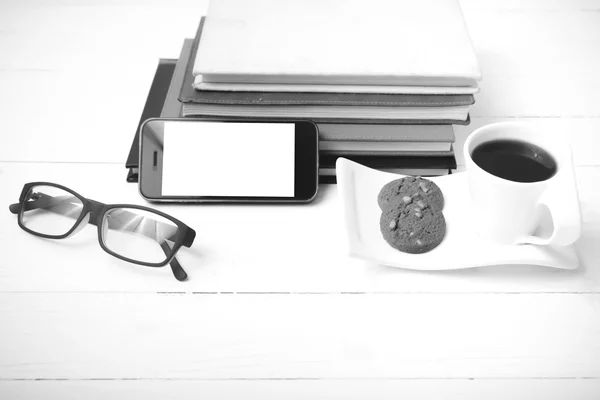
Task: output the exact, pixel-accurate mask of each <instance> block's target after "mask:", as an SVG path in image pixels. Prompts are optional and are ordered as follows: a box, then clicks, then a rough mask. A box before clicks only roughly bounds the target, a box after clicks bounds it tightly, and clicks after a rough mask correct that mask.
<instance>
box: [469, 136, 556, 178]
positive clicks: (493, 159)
mask: <svg viewBox="0 0 600 400" xmlns="http://www.w3.org/2000/svg"><path fill="white" fill-rule="evenodd" d="M471 158H472V159H473V161H474V162H475V163H476V164H477V165H478V166H479V167H480V168H482V169H483V170H485V171H487V172H489V173H490V174H492V175H495V176H497V177H500V178H503V179H507V180H509V181H514V182H539V181H545V180H546V179H550V178H551V177H552V176H554V174H556V170H557V165H556V161H555V160H554V158H553V157H552V156H551V155H550V153H548V152H547V151H546V150H544V149H542V148H541V147H539V146H537V145H535V144H532V143H527V142H523V141H520V140H509V139H498V140H493V141H489V142H485V143H481V144H480V145H478V146H477V147H475V149H474V150H473V153H472V154H471Z"/></svg>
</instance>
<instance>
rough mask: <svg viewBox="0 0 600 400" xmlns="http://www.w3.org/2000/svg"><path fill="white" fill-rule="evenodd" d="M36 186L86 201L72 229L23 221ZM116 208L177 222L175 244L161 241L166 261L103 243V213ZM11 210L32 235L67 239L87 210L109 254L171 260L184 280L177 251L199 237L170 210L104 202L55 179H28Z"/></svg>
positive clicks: (145, 263) (100, 240)
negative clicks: (58, 230)
mask: <svg viewBox="0 0 600 400" xmlns="http://www.w3.org/2000/svg"><path fill="white" fill-rule="evenodd" d="M36 186H50V187H55V188H58V189H61V190H64V191H66V192H68V193H70V194H72V195H73V196H75V197H77V198H78V199H79V200H80V201H81V203H82V205H83V208H82V210H81V214H80V215H79V217H78V218H77V220H76V221H75V223H74V224H73V227H72V228H71V229H69V230H68V231H67V232H66V233H64V234H62V235H48V234H44V233H39V232H35V231H32V230H31V229H29V228H27V227H26V226H25V225H24V224H23V221H22V219H23V211H24V210H25V205H26V204H27V201H26V196H27V193H29V191H30V190H31V189H32V188H33V187H36ZM115 208H129V209H137V210H143V211H147V212H150V213H153V214H157V215H159V216H161V217H163V218H165V219H168V220H169V221H171V222H173V223H174V224H175V225H177V233H176V237H175V238H169V240H171V241H172V242H173V247H171V246H169V245H168V244H167V243H166V242H163V243H162V244H160V246H161V248H162V249H163V252H164V253H165V257H166V258H165V260H164V261H162V262H159V263H149V262H144V261H139V260H134V259H131V258H128V257H124V256H122V255H120V254H117V253H115V252H114V251H111V250H110V249H109V248H107V247H106V245H105V244H104V242H103V239H102V221H104V216H105V214H106V212H108V211H109V210H112V209H115ZM9 210H10V212H11V213H13V214H18V218H17V222H18V224H19V226H20V227H21V229H23V230H24V231H26V232H28V233H30V234H32V235H35V236H39V237H43V238H47V239H65V238H67V237H68V236H69V235H71V234H72V233H73V232H74V231H75V230H76V229H77V227H78V226H79V224H80V223H81V222H82V221H83V219H84V218H85V217H86V216H87V215H88V214H90V219H89V221H88V223H90V224H92V225H96V226H97V227H98V243H99V244H100V247H101V248H102V249H103V250H104V251H105V252H107V253H108V254H110V255H112V256H114V257H116V258H119V259H121V260H124V261H127V262H130V263H133V264H138V265H144V266H147V267H163V266H165V265H167V264H170V266H171V270H172V271H173V275H174V276H175V278H176V279H177V280H179V281H183V280H185V279H186V278H187V274H186V272H185V271H184V270H183V268H182V267H181V265H180V264H179V262H178V261H177V259H176V258H175V255H176V254H177V252H178V251H179V249H180V248H181V247H182V246H183V247H190V246H191V245H192V243H194V238H195V237H196V231H194V230H193V229H192V228H190V227H189V226H187V225H186V224H184V223H183V222H181V221H180V220H178V219H177V218H174V217H172V216H170V215H168V214H165V213H164V212H162V211H159V210H156V209H153V208H149V207H145V206H139V205H136V204H104V203H101V202H99V201H96V200H92V199H88V198H86V197H83V196H82V195H80V194H79V193H77V192H75V191H74V190H72V189H69V188H68V187H65V186H63V185H59V184H57V183H52V182H29V183H26V184H25V185H24V186H23V190H22V191H21V195H20V196H19V202H18V203H15V204H11V205H10V206H9Z"/></svg>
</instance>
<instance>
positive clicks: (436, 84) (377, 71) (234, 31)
mask: <svg viewBox="0 0 600 400" xmlns="http://www.w3.org/2000/svg"><path fill="white" fill-rule="evenodd" d="M167 64H169V68H171V70H172V71H173V72H172V78H171V80H170V81H169V85H168V88H167V89H166V93H165V94H164V103H163V107H162V109H161V113H160V116H162V117H182V118H187V117H201V116H206V117H213V118H214V117H219V118H225V119H236V118H243V119H248V118H256V119H268V120H274V119H276V120H290V119H310V120H312V121H314V122H315V123H317V125H318V127H319V137H320V176H322V177H323V178H324V179H322V181H327V179H326V177H330V178H331V177H335V160H336V159H337V157H340V156H343V157H346V158H350V159H352V160H354V161H357V162H359V163H361V164H364V165H367V166H370V167H373V168H378V169H383V170H389V171H393V172H398V173H405V174H413V175H440V174H445V173H448V171H449V170H450V169H452V168H455V167H456V162H455V158H454V151H453V147H452V144H453V142H454V131H453V125H454V124H463V125H466V124H468V123H469V109H470V107H471V106H472V105H473V103H474V97H473V94H474V93H476V92H477V91H478V90H479V86H478V81H479V80H480V72H479V68H478V64H477V59H476V56H475V53H474V51H473V48H472V45H471V41H470V38H469V34H468V31H467V29H466V27H465V24H464V21H463V18H462V13H461V10H460V6H459V4H458V2H457V0H420V1H417V2H415V1H412V0H370V1H369V2H368V4H366V3H364V1H362V0H290V1H284V2H282V1H280V0H260V1H257V2H247V1H245V0H211V2H210V5H209V8H208V11H207V15H206V17H203V18H202V19H201V22H200V25H199V28H198V31H197V34H196V37H195V38H194V39H186V40H185V41H184V45H183V48H182V51H181V54H180V57H179V59H178V60H176V61H172V62H171V63H167ZM163 67H164V66H163ZM157 77H158V72H157ZM153 86H154V85H153ZM162 86H163V88H166V85H165V84H164V83H163V85H162ZM163 92H165V90H163ZM155 116H157V115H155ZM146 117H147V116H146ZM142 118H144V116H143V117H142ZM132 151H133V149H132Z"/></svg>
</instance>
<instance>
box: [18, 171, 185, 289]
mask: <svg viewBox="0 0 600 400" xmlns="http://www.w3.org/2000/svg"><path fill="white" fill-rule="evenodd" d="M9 209H10V212H12V213H13V214H18V216H19V218H18V223H19V226H20V227H21V228H22V229H23V230H25V231H27V232H29V233H31V234H33V235H36V236H40V237H44V238H48V239H65V238H67V237H70V236H72V235H74V234H75V233H77V232H79V231H80V230H81V229H82V228H83V227H84V226H85V225H86V224H87V223H88V222H89V223H91V224H92V225H96V226H97V227H98V242H99V243H100V247H102V249H103V250H104V251H106V252H107V253H108V254H110V255H113V256H115V257H117V258H119V259H121V260H125V261H129V262H131V263H134V264H140V265H145V266H148V267H162V266H165V265H167V264H169V265H170V266H171V270H172V271H173V275H174V276H175V278H176V279H177V280H179V281H183V280H185V279H186V278H187V274H186V272H185V271H184V270H183V268H182V267H181V265H180V264H179V262H178V261H177V259H176V258H175V254H176V253H177V251H178V250H179V249H180V248H181V246H185V247H190V246H191V245H192V243H194V238H195V237H196V232H195V231H194V230H193V229H191V228H190V227H188V226H187V225H185V224H184V223H183V222H181V221H179V220H177V219H175V218H173V217H171V216H170V215H167V214H165V213H162V212H160V211H157V210H153V209H151V208H148V207H143V206H138V205H133V204H103V203H100V202H97V201H95V200H91V199H86V198H85V197H83V196H81V195H80V194H78V193H76V192H74V191H73V190H71V189H69V188H66V187H64V186H61V185H57V184H55V183H48V182H31V183H27V184H25V186H24V187H23V191H22V192H21V196H20V197H19V202H18V203H16V204H11V205H10V206H9Z"/></svg>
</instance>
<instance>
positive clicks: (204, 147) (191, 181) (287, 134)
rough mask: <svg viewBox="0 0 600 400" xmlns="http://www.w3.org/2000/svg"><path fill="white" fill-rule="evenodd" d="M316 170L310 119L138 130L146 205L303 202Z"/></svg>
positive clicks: (192, 122) (311, 194)
mask: <svg viewBox="0 0 600 400" xmlns="http://www.w3.org/2000/svg"><path fill="white" fill-rule="evenodd" d="M318 173H319V132H318V128H317V126H316V125H315V124H314V123H313V122H310V121H285V122H275V121H274V122H264V121H254V120H253V121H222V120H212V119H185V120H182V119H165V118H156V119H149V120H147V121H145V122H144V123H143V124H142V126H141V128H140V166H139V184H138V185H139V192H140V194H141V196H142V197H143V198H144V199H146V200H148V201H156V202H160V201H164V202H281V203H289V202H297V203H307V202H310V201H312V200H313V199H314V198H315V196H316V194H317V190H318V186H319V185H318Z"/></svg>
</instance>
